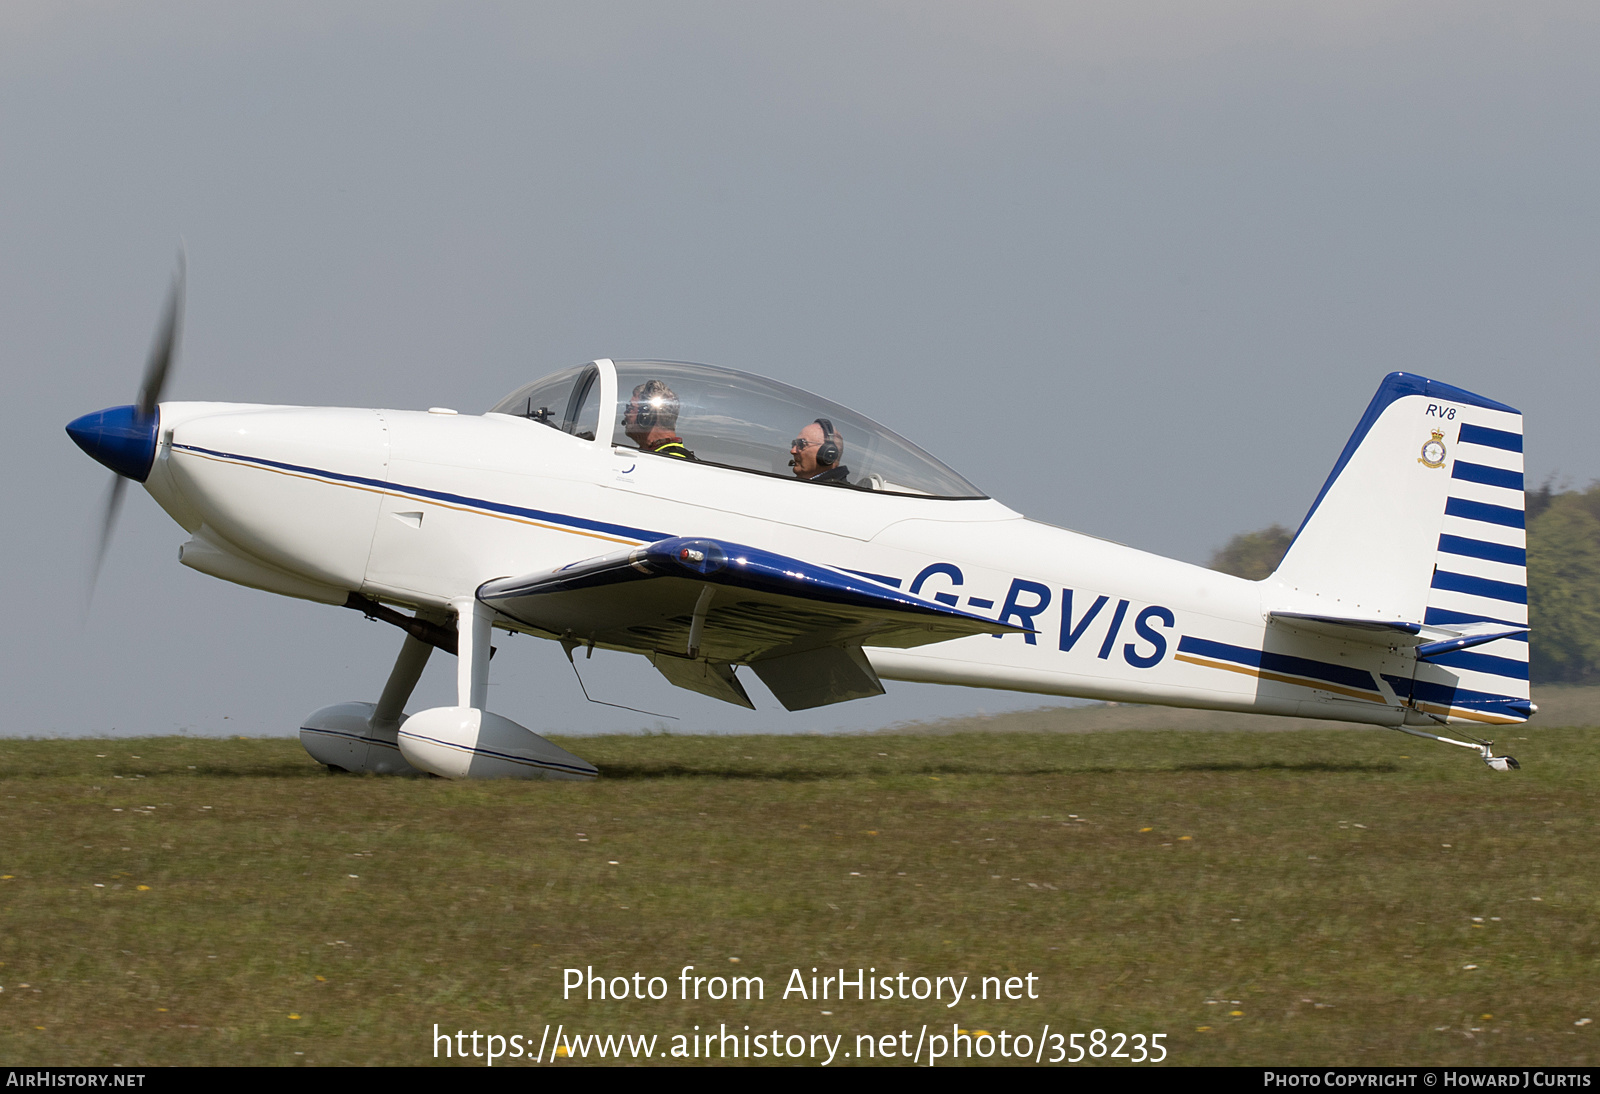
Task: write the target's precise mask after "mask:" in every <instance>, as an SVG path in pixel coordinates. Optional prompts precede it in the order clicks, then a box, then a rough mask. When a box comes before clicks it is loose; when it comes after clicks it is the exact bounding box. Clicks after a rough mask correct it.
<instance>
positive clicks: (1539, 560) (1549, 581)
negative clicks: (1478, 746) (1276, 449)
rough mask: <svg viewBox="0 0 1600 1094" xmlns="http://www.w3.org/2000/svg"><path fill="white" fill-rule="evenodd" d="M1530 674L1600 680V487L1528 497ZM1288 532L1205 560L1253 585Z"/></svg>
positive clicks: (1550, 680)
mask: <svg viewBox="0 0 1600 1094" xmlns="http://www.w3.org/2000/svg"><path fill="white" fill-rule="evenodd" d="M1527 527H1528V619H1529V622H1530V626H1531V627H1532V633H1531V635H1530V636H1529V641H1530V648H1529V653H1528V660H1529V665H1528V671H1529V675H1530V676H1531V677H1532V680H1533V682H1534V683H1536V684H1556V683H1564V684H1578V683H1594V682H1596V681H1600V483H1595V484H1593V485H1591V486H1590V487H1589V488H1588V489H1586V490H1560V491H1558V490H1555V489H1554V488H1553V487H1552V486H1551V484H1550V483H1548V482H1547V483H1545V484H1544V486H1542V487H1540V488H1539V489H1538V490H1532V491H1529V492H1528V494H1527ZM1293 539H1294V533H1292V532H1290V531H1289V530H1288V529H1287V528H1285V527H1283V526H1282V525H1280V524H1274V525H1272V526H1271V527H1270V528H1263V529H1262V530H1261V531H1259V532H1242V533H1240V534H1239V535H1236V536H1234V537H1233V538H1232V539H1230V540H1229V541H1228V542H1227V544H1226V545H1225V546H1223V548H1222V549H1221V550H1219V551H1217V553H1216V554H1214V555H1212V556H1211V562H1210V566H1211V568H1212V569H1213V570H1221V571H1222V572H1223V573H1225V574H1233V575H1234V576H1236V577H1243V578H1248V579H1249V580H1251V581H1259V580H1261V579H1262V578H1264V577H1267V576H1269V575H1270V574H1271V573H1272V571H1274V570H1276V569H1277V568H1278V563H1279V562H1281V561H1283V556H1284V553H1285V552H1286V551H1288V549H1289V543H1290V541H1292V540H1293Z"/></svg>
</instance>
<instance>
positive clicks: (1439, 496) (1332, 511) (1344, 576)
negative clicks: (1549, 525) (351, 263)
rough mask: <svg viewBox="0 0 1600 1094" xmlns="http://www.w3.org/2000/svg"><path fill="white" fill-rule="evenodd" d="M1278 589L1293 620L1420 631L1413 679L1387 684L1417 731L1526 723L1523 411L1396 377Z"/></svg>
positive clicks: (1350, 448) (1304, 531)
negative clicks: (1424, 724) (1424, 723)
mask: <svg viewBox="0 0 1600 1094" xmlns="http://www.w3.org/2000/svg"><path fill="white" fill-rule="evenodd" d="M1269 583H1270V584H1272V585H1274V586H1275V588H1274V590H1273V594H1272V599H1273V600H1274V602H1275V603H1276V604H1278V605H1280V606H1282V607H1283V608H1285V609H1288V610H1292V611H1297V612H1302V613H1308V614H1319V615H1322V616H1328V617H1338V618H1345V619H1364V620H1380V621H1385V622H1389V623H1391V624H1405V625H1407V626H1408V627H1409V629H1413V630H1420V632H1421V633H1420V634H1419V635H1418V638H1417V640H1418V642H1419V643H1421V644H1420V645H1419V646H1418V648H1417V651H1418V657H1417V660H1416V663H1415V671H1414V672H1413V673H1411V674H1410V675H1409V676H1400V675H1393V674H1390V673H1385V674H1384V677H1383V678H1384V682H1385V684H1386V685H1388V687H1389V688H1391V689H1392V690H1393V692H1394V695H1395V698H1396V700H1397V701H1399V702H1401V703H1403V704H1405V705H1407V706H1409V707H1411V708H1412V709H1413V710H1414V711H1415V712H1417V713H1416V714H1414V715H1410V716H1408V720H1409V718H1411V717H1415V718H1418V719H1425V720H1438V719H1443V720H1445V721H1450V722H1458V721H1459V722H1474V723H1480V724H1482V723H1511V722H1521V721H1524V720H1526V718H1527V717H1528V714H1529V712H1530V710H1531V705H1530V704H1529V702H1528V698H1529V694H1528V640H1527V626H1528V571H1527V542H1526V533H1525V529H1524V509H1523V479H1522V414H1521V412H1519V411H1517V410H1515V409H1513V408H1512V407H1509V406H1506V405H1505V404H1503V403H1497V402H1494V401H1492V400H1489V399H1485V398H1484V397H1483V396H1481V395H1475V394H1473V393H1472V392H1469V391H1464V390H1462V389H1461V388H1457V387H1452V386H1450V385H1449V384H1442V383H1439V382H1438V381H1436V380H1427V379H1424V378H1422V377H1420V376H1412V375H1409V374H1407V373H1403V372H1396V373H1391V374H1390V375H1389V376H1387V377H1385V379H1384V381H1383V384H1382V385H1381V386H1380V387H1379V388H1378V393H1377V395H1375V396H1374V397H1373V400H1372V403H1371V405H1369V406H1368V407H1367V411H1366V414H1365V415H1363V417H1362V419H1361V422H1360V424H1359V425H1357V426H1356V430H1355V433H1354V434H1352V435H1351V437H1350V440H1349V442H1348V443H1347V444H1346V445H1345V448H1344V452H1343V453H1342V454H1341V455H1340V457H1339V462H1338V463H1337V464H1336V465H1335V466H1334V469H1333V473H1332V474H1331V475H1330V476H1329V477H1328V481H1327V482H1326V483H1325V484H1324V485H1323V488H1322V492H1321V493H1320V494H1319V495H1318V496H1317V500H1316V501H1315V502H1314V503H1313V504H1312V506H1311V511H1310V512H1309V513H1308V514H1307V515H1306V519H1305V522H1304V523H1303V524H1302V525H1301V527H1300V531H1299V533H1298V534H1297V535H1296V536H1295V541H1294V543H1293V544H1292V545H1291V546H1290V548H1289V552H1288V554H1287V555H1286V556H1285V557H1284V560H1283V564H1282V565H1281V566H1280V567H1279V568H1278V571H1277V573H1275V574H1274V575H1273V576H1272V578H1270V579H1269ZM1489 634H1495V635H1498V636H1505V635H1508V634H1509V635H1512V637H1496V638H1494V639H1493V640H1490V641H1485V640H1484V638H1485V636H1487V635H1489Z"/></svg>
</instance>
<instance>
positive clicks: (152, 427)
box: [67, 249, 187, 596]
mask: <svg viewBox="0 0 1600 1094" xmlns="http://www.w3.org/2000/svg"><path fill="white" fill-rule="evenodd" d="M186 265H187V260H186V258H185V256H184V252H183V251H182V250H181V249H180V250H179V251H178V268H177V270H176V271H175V272H174V273H173V275H172V291H171V292H170V293H169V294H168V295H167V306H166V310H165V311H164V312H163V313H162V316H161V324H160V326H158V327H157V328H156V339H155V344H154V345H152V346H151V347H150V358H149V360H148V361H146V362H145V366H144V379H143V380H142V381H141V382H140V384H139V395H138V402H136V403H134V404H133V405H131V406H116V407H111V408H109V409H107V410H97V411H95V412H94V413H93V414H85V415H84V416H83V417H81V418H77V419H75V420H73V421H72V422H69V423H68V424H67V436H69V437H71V438H72V439H73V441H74V442H75V443H76V444H77V446H78V447H79V448H81V449H83V450H84V451H85V452H87V453H88V454H89V455H90V456H93V457H94V458H95V459H96V460H98V461H99V462H100V463H103V464H105V466H107V467H109V468H111V470H112V471H114V472H115V473H116V474H115V476H114V477H113V478H112V480H111V489H110V490H109V491H107V493H106V504H105V510H104V512H103V514H102V516H101V520H100V544H99V547H98V549H97V550H96V551H95V556H94V571H93V573H92V574H91V575H90V579H89V595H90V596H93V595H94V586H95V583H96V582H97V581H98V580H99V579H100V566H101V564H102V563H103V562H104V561H105V557H106V548H108V547H109V546H110V545H111V533H112V531H113V530H114V529H115V528H116V524H117V513H118V512H119V511H120V510H121V508H122V496H123V493H124V491H126V489H127V486H128V480H129V479H132V480H133V481H134V482H144V480H145V479H146V478H148V477H149V475H150V468H151V466H152V465H153V464H154V463H155V459H156V440H157V433H158V431H159V428H160V415H159V414H158V413H157V412H156V406H157V404H158V403H159V402H160V401H161V392H162V391H163V390H164V389H165V388H166V386H167V377H168V376H169V375H171V372H172V362H173V360H174V359H175V358H176V357H177V355H178V342H179V340H180V335H181V333H182V330H183V285H184V270H185V267H186Z"/></svg>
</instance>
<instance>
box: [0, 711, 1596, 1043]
mask: <svg viewBox="0 0 1600 1094" xmlns="http://www.w3.org/2000/svg"><path fill="white" fill-rule="evenodd" d="M1524 733H1526V735H1527V736H1528V738H1529V739H1528V740H1526V741H1522V740H1511V739H1509V738H1508V739H1507V740H1505V741H1503V742H1502V744H1503V745H1504V746H1507V747H1508V749H1509V751H1511V752H1513V753H1514V754H1515V755H1517V756H1518V758H1519V759H1521V760H1522V762H1523V764H1524V765H1525V766H1524V770H1522V771H1521V772H1519V773H1514V774H1508V775H1497V774H1495V773H1493V772H1490V771H1488V770H1487V769H1485V768H1484V766H1483V765H1482V764H1481V763H1480V762H1479V761H1477V760H1476V759H1475V758H1474V757H1473V756H1471V755H1470V754H1468V753H1465V752H1463V751H1460V750H1457V749H1449V748H1445V747H1443V746H1439V745H1433V744H1429V743H1427V742H1423V741H1415V740H1411V739H1406V738H1401V737H1399V736H1397V735H1395V734H1392V733H1385V732H1382V731H1372V732H1369V733H1368V732H1350V731H1334V732H1297V733H1230V732H1216V731H1212V732H1204V733H1176V732H1125V733H1096V734H1085V735H1081V736H1072V737H1063V736H1061V735H1050V734H983V735H958V736H932V737H919V736H896V735H878V736H870V737H744V738H728V737H670V736H661V737H602V738H587V739H581V740H566V741H563V742H562V743H563V744H564V745H565V746H567V747H570V748H572V749H573V750H574V751H576V752H577V753H579V754H580V755H582V756H584V757H585V758H587V759H590V760H592V761H594V762H595V763H596V764H598V765H599V767H600V768H601V770H602V772H603V773H604V777H603V778H602V779H600V780H598V781H596V782H593V783H589V784H581V785H580V784H572V783H509V782H492V783H491V782H478V783H457V782H446V781H443V780H436V779H393V778H391V779H383V778H372V777H365V778H363V777H353V776H334V775H329V774H327V773H326V772H324V771H323V769H321V768H320V767H317V766H315V765H314V764H313V763H312V762H311V761H310V760H309V759H308V757H307V756H306V755H305V753H304V752H303V751H302V750H301V749H300V747H299V745H298V743H297V742H295V741H293V740H231V741H218V740H195V739H183V738H162V739H147V740H137V741H129V740H122V741H104V740H100V741H97V740H65V741H17V740H11V741H4V742H0V817H3V820H4V826H5V827H4V833H5V838H4V841H3V846H0V874H5V875H12V876H10V877H8V878H5V879H3V880H0V962H3V964H0V985H4V991H3V992H0V1058H3V1059H5V1060H6V1061H7V1062H8V1063H14V1064H29V1065H34V1064H81V1065H88V1064H235V1063H269V1064H271V1063H279V1064H282V1063H297V1062H306V1063H318V1064H335V1063H401V1064H412V1063H427V1062H432V1060H433V1056H432V1051H433V1049H432V1041H431V1034H432V1030H433V1025H434V1023H438V1024H439V1026H440V1027H441V1029H444V1030H448V1031H451V1032H453V1031H455V1030H456V1029H464V1030H466V1031H468V1032H469V1033H470V1031H472V1030H475V1029H476V1030H479V1031H482V1032H485V1033H488V1032H498V1033H501V1034H520V1035H522V1036H524V1037H528V1036H530V1035H531V1036H532V1038H533V1041H534V1042H535V1043H537V1041H538V1036H539V1033H540V1031H541V1030H542V1029H543V1026H544V1024H545V1023H546V1022H549V1023H552V1024H555V1023H565V1024H566V1026H567V1028H568V1029H569V1030H571V1029H572V1028H573V1027H576V1028H577V1029H578V1030H579V1031H580V1032H591V1031H594V1032H616V1033H623V1032H635V1033H658V1034H661V1035H662V1037H663V1044H662V1048H663V1049H664V1048H665V1047H666V1040H665V1039H666V1038H667V1037H669V1036H670V1035H671V1034H674V1033H678V1032H684V1033H687V1032H690V1031H691V1027H692V1026H693V1025H695V1024H696V1023H698V1024H699V1025H700V1026H701V1027H702V1029H704V1028H707V1027H708V1026H709V1027H712V1028H715V1027H716V1026H718V1025H719V1024H720V1023H724V1022H725V1023H727V1024H728V1025H730V1026H734V1027H736V1028H739V1029H741V1030H742V1027H743V1026H744V1025H746V1024H749V1025H751V1026H752V1032H763V1031H770V1030H773V1029H777V1030H779V1031H780V1032H781V1033H803V1034H810V1033H828V1034H838V1033H844V1034H846V1038H845V1042H844V1045H843V1047H842V1050H841V1051H851V1050H852V1049H853V1048H854V1035H855V1034H856V1033H858V1032H859V1033H875V1034H882V1033H889V1032H897V1031H899V1030H901V1029H907V1028H908V1029H910V1030H911V1031H912V1040H913V1041H914V1040H915V1038H916V1033H917V1031H918V1030H919V1029H920V1028H921V1026H922V1025H923V1024H924V1023H927V1024H928V1025H929V1026H930V1027H932V1028H933V1029H944V1030H948V1026H949V1023H950V1022H952V1021H959V1023H960V1024H961V1026H962V1027H963V1028H967V1029H988V1030H991V1031H994V1032H998V1031H999V1030H1001V1029H1007V1030H1010V1031H1014V1032H1015V1031H1022V1032H1029V1033H1037V1032H1038V1029H1039V1027H1041V1026H1042V1025H1043V1024H1044V1023H1046V1022H1048V1023H1050V1026H1051V1029H1052V1030H1055V1031H1061V1032H1075V1031H1081V1032H1087V1031H1089V1030H1092V1029H1096V1028H1098V1029H1104V1030H1108V1031H1113V1032H1115V1031H1122V1032H1126V1033H1146V1034H1149V1033H1166V1034H1167V1038H1166V1041H1167V1045H1168V1048H1169V1052H1170V1056H1169V1060H1170V1061H1171V1062H1172V1063H1178V1064H1224V1063H1244V1064H1430V1063H1432V1064H1439V1063H1458V1064H1580V1063H1591V1064H1592V1063H1594V1062H1595V1061H1596V1059H1597V1057H1600V1048H1597V1040H1596V1039H1597V1037H1600V999H1597V998H1596V996H1597V994H1600V975H1597V973H1600V868H1597V867H1600V862H1597V857H1596V853H1595V843H1594V840H1595V836H1596V834H1597V825H1596V822H1597V820H1600V804H1597V795H1596V789H1597V785H1596V784H1597V778H1596V771H1597V761H1600V735H1597V734H1595V733H1594V732H1592V731H1586V730H1570V729H1534V728H1531V727H1530V728H1528V729H1526V730H1524ZM152 806H153V807H154V808H153V809H147V808H146V807H152ZM119 810H120V811H119ZM1073 815H1075V816H1073ZM580 834H581V835H580ZM613 863H615V864H614V865H613ZM350 875H357V876H355V877H351V876H350ZM146 887H147V888H146ZM735 957H737V958H738V959H739V960H738V962H737V963H734V962H733V961H732V960H731V959H732V958H735ZM591 965H592V966H594V968H595V969H596V971H597V972H604V973H605V974H607V975H621V974H632V973H633V972H635V971H638V972H643V973H645V974H646V975H647V976H648V975H661V976H663V977H665V978H667V979H668V980H669V981H670V983H671V986H672V995H671V996H669V998H668V999H667V1000H664V1001H661V1002H644V1003H640V1002H634V1001H628V1002H617V1001H607V1002H584V1001H582V1000H580V999H574V1000H571V1001H563V1000H562V998H561V994H562V970H563V969H564V968H567V967H573V966H576V967H584V966H591ZM683 965H694V966H696V970H697V972H698V973H700V974H702V975H718V974H721V975H731V974H735V973H737V974H740V975H758V976H762V977H764V979H765V983H766V992H767V997H766V1000H765V1001H764V1002H752V1003H746V1002H743V1001H740V1002H737V1003H733V1002H721V1003H716V1002H709V1001H704V1000H702V1001H701V1002H698V1003H696V1002H693V1001H690V1002H682V1001H679V1000H678V999H677V997H676V996H677V988H678V981H677V975H678V970H679V969H680V968H681V967H682V966H683ZM813 966H816V967H817V968H818V969H819V970H821V972H819V975H822V974H824V973H828V972H836V971H837V970H838V969H839V968H840V967H841V966H842V967H844V968H845V969H848V970H852V972H853V970H855V969H857V968H860V967H876V969H877V970H878V973H879V974H880V975H881V974H884V973H895V972H899V971H901V970H904V971H907V972H908V973H912V974H926V975H930V976H933V975H941V976H942V975H952V974H953V975H956V976H958V977H959V976H961V975H968V976H970V977H972V978H973V985H974V986H975V985H976V982H977V978H978V977H981V976H984V975H1003V976H1013V975H1016V976H1022V975H1026V974H1028V973H1034V974H1036V975H1037V976H1038V978H1039V979H1038V985H1039V988H1038V992H1039V998H1038V999H1037V1000H1031V1001H1030V1000H1020V1001H1015V1002H1009V1001H1008V1002H998V1003H997V1002H993V1001H990V1002H969V1003H963V1004H962V1005H961V1006H959V1007H957V1008H956V1009H954V1010H949V1009H946V1008H945V1007H943V1006H942V1005H939V1004H936V1003H932V1002H898V1001H896V1002H872V1001H867V1002H855V1001H853V1000H852V1001H847V1002H843V1003H839V1002H828V1003H816V1002H808V1001H802V1000H799V999H797V998H791V999H789V1000H787V1001H785V1000H783V999H781V998H780V996H781V994H782V990H783V987H784V985H785V982H786V980H787V978H788V975H789V972H790V970H791V969H793V968H797V967H798V968H801V969H802V971H803V972H804V973H805V975H806V976H807V977H809V975H810V970H811V968H812V967H813ZM1467 966H1476V968H1468V967H1467ZM1235 1001H1237V1002H1235ZM824 1010H829V1011H832V1014H831V1015H824V1014H822V1013H821V1012H822V1011H824ZM1235 1012H1237V1013H1235ZM290 1015H297V1016H298V1017H295V1018H291V1017H290ZM1491 1016H1492V1017H1491ZM1586 1017H1587V1018H1593V1019H1595V1021H1594V1022H1593V1023H1590V1024H1586V1025H1582V1026H1579V1025H1575V1023H1576V1022H1577V1021H1579V1020H1581V1019H1583V1018H1586ZM297 1053H303V1055H297Z"/></svg>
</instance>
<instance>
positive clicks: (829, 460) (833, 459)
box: [816, 418, 839, 467]
mask: <svg viewBox="0 0 1600 1094" xmlns="http://www.w3.org/2000/svg"><path fill="white" fill-rule="evenodd" d="M816 424H817V425H820V426H821V427H822V444H820V445H818V446H817V463H818V464H819V465H820V466H822V467H836V466H837V465H838V463H839V438H838V437H837V436H835V435H834V432H833V423H832V422H830V421H828V419H826V418H818V419H816Z"/></svg>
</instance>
